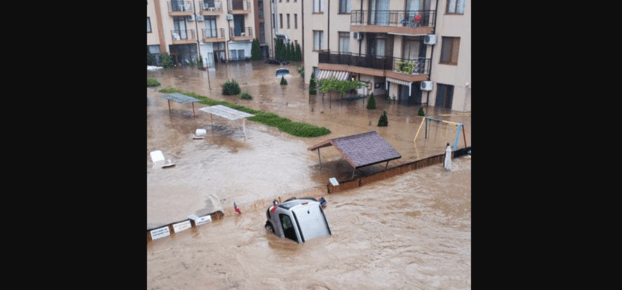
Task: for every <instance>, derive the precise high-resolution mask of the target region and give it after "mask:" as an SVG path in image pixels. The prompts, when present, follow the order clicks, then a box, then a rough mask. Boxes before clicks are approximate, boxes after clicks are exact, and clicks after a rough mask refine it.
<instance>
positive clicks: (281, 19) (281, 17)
mask: <svg viewBox="0 0 622 290" xmlns="http://www.w3.org/2000/svg"><path fill="white" fill-rule="evenodd" d="M279 19H280V21H281V28H283V13H279Z"/></svg>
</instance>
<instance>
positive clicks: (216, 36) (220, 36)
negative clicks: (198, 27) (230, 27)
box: [202, 28, 226, 42]
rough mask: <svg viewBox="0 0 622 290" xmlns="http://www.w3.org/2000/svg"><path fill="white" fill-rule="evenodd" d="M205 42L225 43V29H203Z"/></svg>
mask: <svg viewBox="0 0 622 290" xmlns="http://www.w3.org/2000/svg"><path fill="white" fill-rule="evenodd" d="M202 30H203V34H202V35H203V42H223V41H226V40H225V29H224V28H221V29H218V28H214V29H202Z"/></svg>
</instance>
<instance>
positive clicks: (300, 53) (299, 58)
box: [295, 44, 302, 61]
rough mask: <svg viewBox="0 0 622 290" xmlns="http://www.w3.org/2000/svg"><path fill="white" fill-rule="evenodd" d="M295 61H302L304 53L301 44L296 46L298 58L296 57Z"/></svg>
mask: <svg viewBox="0 0 622 290" xmlns="http://www.w3.org/2000/svg"><path fill="white" fill-rule="evenodd" d="M295 60H296V61H300V60H302V52H301V51H300V44H296V56H295Z"/></svg>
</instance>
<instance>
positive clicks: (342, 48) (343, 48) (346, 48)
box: [339, 32, 350, 53]
mask: <svg viewBox="0 0 622 290" xmlns="http://www.w3.org/2000/svg"><path fill="white" fill-rule="evenodd" d="M346 33H347V35H346ZM346 33H343V34H341V32H340V33H339V34H340V35H339V52H342V53H343V52H350V33H349V32H346Z"/></svg>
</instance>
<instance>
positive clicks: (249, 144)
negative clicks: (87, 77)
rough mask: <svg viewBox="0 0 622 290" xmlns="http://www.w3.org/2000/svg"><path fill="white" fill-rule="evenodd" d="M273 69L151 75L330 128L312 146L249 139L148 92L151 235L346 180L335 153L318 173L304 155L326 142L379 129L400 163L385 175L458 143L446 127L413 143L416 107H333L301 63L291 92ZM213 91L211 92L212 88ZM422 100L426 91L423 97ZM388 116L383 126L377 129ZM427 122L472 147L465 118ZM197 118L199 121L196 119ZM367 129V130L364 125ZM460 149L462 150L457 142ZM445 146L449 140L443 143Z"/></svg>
mask: <svg viewBox="0 0 622 290" xmlns="http://www.w3.org/2000/svg"><path fill="white" fill-rule="evenodd" d="M278 67H279V66H277V65H269V64H264V63H261V62H239V63H231V64H221V65H220V66H218V67H217V68H216V69H215V70H214V71H211V72H210V79H209V81H208V77H207V72H205V71H199V70H197V69H192V68H173V69H167V70H157V71H148V72H147V75H148V76H153V77H155V78H156V79H157V80H158V81H159V82H160V83H161V84H162V86H161V88H169V87H173V88H177V89H181V90H183V91H189V92H195V93H197V94H199V95H202V96H206V97H209V98H212V99H216V100H227V101H230V102H233V103H237V104H240V105H243V106H246V107H250V108H253V109H257V110H264V111H270V112H274V113H276V114H278V115H280V116H282V117H286V118H289V119H291V120H293V121H300V122H307V123H310V124H313V125H316V126H320V127H326V128H328V129H330V130H331V132H332V133H331V134H329V135H326V136H321V137H315V138H300V137H295V136H292V135H289V134H287V133H283V132H280V131H279V130H278V129H276V128H275V127H269V126H266V125H263V124H259V123H254V122H252V121H246V136H247V139H246V140H244V133H243V128H242V121H241V120H237V121H229V120H227V119H224V118H221V117H217V116H213V117H212V118H210V115H209V114H207V113H205V112H203V111H200V110H199V108H201V107H206V105H203V104H198V103H196V104H194V115H193V107H192V105H191V104H178V103H174V102H170V112H169V105H168V102H167V100H166V99H164V98H161V97H159V96H161V95H164V93H160V92H158V90H159V89H160V88H147V102H148V106H147V152H146V158H147V229H152V228H155V227H158V226H161V225H165V224H169V223H171V222H175V221H180V220H183V219H186V218H187V217H188V216H189V215H192V214H197V215H203V214H208V213H211V212H213V211H215V210H220V209H221V208H222V207H227V208H228V207H232V205H233V201H234V200H235V201H236V202H237V203H238V204H240V205H245V204H250V203H252V202H253V201H255V200H259V199H270V198H273V197H274V198H275V197H278V196H283V195H287V194H293V193H296V192H305V191H306V190H308V189H312V188H314V187H316V188H319V187H325V186H326V184H327V183H328V178H330V177H336V178H337V179H338V180H343V179H348V178H350V176H351V174H352V167H351V166H350V164H349V163H348V162H347V161H346V160H344V159H342V157H341V155H339V153H338V152H337V150H336V149H335V148H333V147H328V148H323V149H321V152H320V153H321V158H322V166H320V164H319V162H318V154H317V152H316V151H307V147H309V146H311V145H313V144H316V143H318V142H321V141H324V140H326V139H329V138H334V137H341V136H346V135H353V134H359V133H364V132H368V131H376V132H378V134H380V135H381V136H382V137H383V138H384V139H385V140H387V141H388V142H389V143H390V144H391V145H392V146H393V147H394V148H395V149H396V150H397V152H399V153H400V154H401V156H402V158H401V159H398V160H394V161H391V162H389V167H392V166H395V165H398V164H400V163H405V162H410V161H414V160H417V159H421V158H424V157H427V156H431V155H436V154H442V153H444V145H445V144H446V143H447V142H450V143H451V144H452V145H453V142H454V135H452V134H451V132H449V131H448V130H447V129H446V127H445V126H439V127H438V128H437V127H436V124H434V125H431V127H430V135H429V137H430V138H429V139H428V140H429V141H425V142H424V139H423V138H422V137H423V136H422V135H423V130H422V133H420V136H419V137H418V138H417V140H418V141H417V143H416V145H417V146H415V144H414V143H413V138H414V137H415V133H416V132H417V129H418V128H419V125H420V124H421V118H420V117H417V111H418V109H419V106H406V105H402V104H397V103H390V102H386V101H384V100H382V99H380V98H377V100H376V103H377V108H376V109H375V110H367V109H366V108H365V106H366V104H367V100H365V99H358V100H351V101H346V100H343V101H340V100H339V99H340V98H339V96H338V95H337V94H336V93H333V94H332V97H331V98H332V101H329V96H328V94H327V95H325V96H324V97H322V95H321V94H318V95H317V96H316V95H309V92H308V86H307V88H305V87H304V85H303V82H302V78H301V76H300V74H299V73H298V72H297V71H296V67H297V64H290V65H288V66H286V67H287V68H289V71H290V72H291V75H290V76H287V77H286V79H287V80H288V85H286V86H281V85H280V84H279V81H280V79H279V78H277V77H276V76H275V72H276V69H277V68H278ZM227 79H235V80H237V81H238V82H239V83H240V87H241V89H242V91H248V92H249V93H250V94H251V95H252V96H253V100H241V99H239V98H237V97H236V96H225V95H222V93H221V92H222V88H221V85H222V84H223V83H224V82H225V81H226V80H227ZM210 84H211V90H210V89H209V85H210ZM424 99H425V93H424ZM384 110H386V111H387V115H388V120H389V126H388V127H378V126H376V124H377V122H378V118H379V117H380V115H381V114H382V112H383V111H384ZM426 113H427V114H428V115H429V116H436V117H438V118H442V119H444V120H449V121H453V122H460V123H463V124H464V126H465V128H466V137H467V144H468V146H470V145H471V144H470V142H471V139H470V138H471V125H470V123H471V121H470V120H471V118H470V114H464V113H458V112H452V111H446V110H439V109H434V108H433V107H430V108H428V109H427V110H426ZM195 116H196V117H195ZM370 123H371V125H370ZM196 129H206V130H207V136H206V138H205V139H203V140H192V135H193V134H194V133H195V130H196ZM460 135H461V136H460V140H459V143H458V144H459V147H460V148H461V147H463V146H464V145H463V144H464V143H463V140H462V139H463V137H462V134H460ZM445 139H449V140H446V141H447V142H446V141H445ZM154 150H161V151H162V153H163V154H164V157H165V158H166V159H171V160H172V161H173V162H175V164H176V166H175V167H173V168H166V169H162V168H155V167H153V163H152V161H151V157H150V155H149V153H150V152H151V151H154ZM384 166H385V164H380V165H372V166H369V167H365V168H362V169H358V170H357V171H356V174H357V175H358V176H365V175H369V174H371V173H374V172H377V171H380V170H382V169H384Z"/></svg>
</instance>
